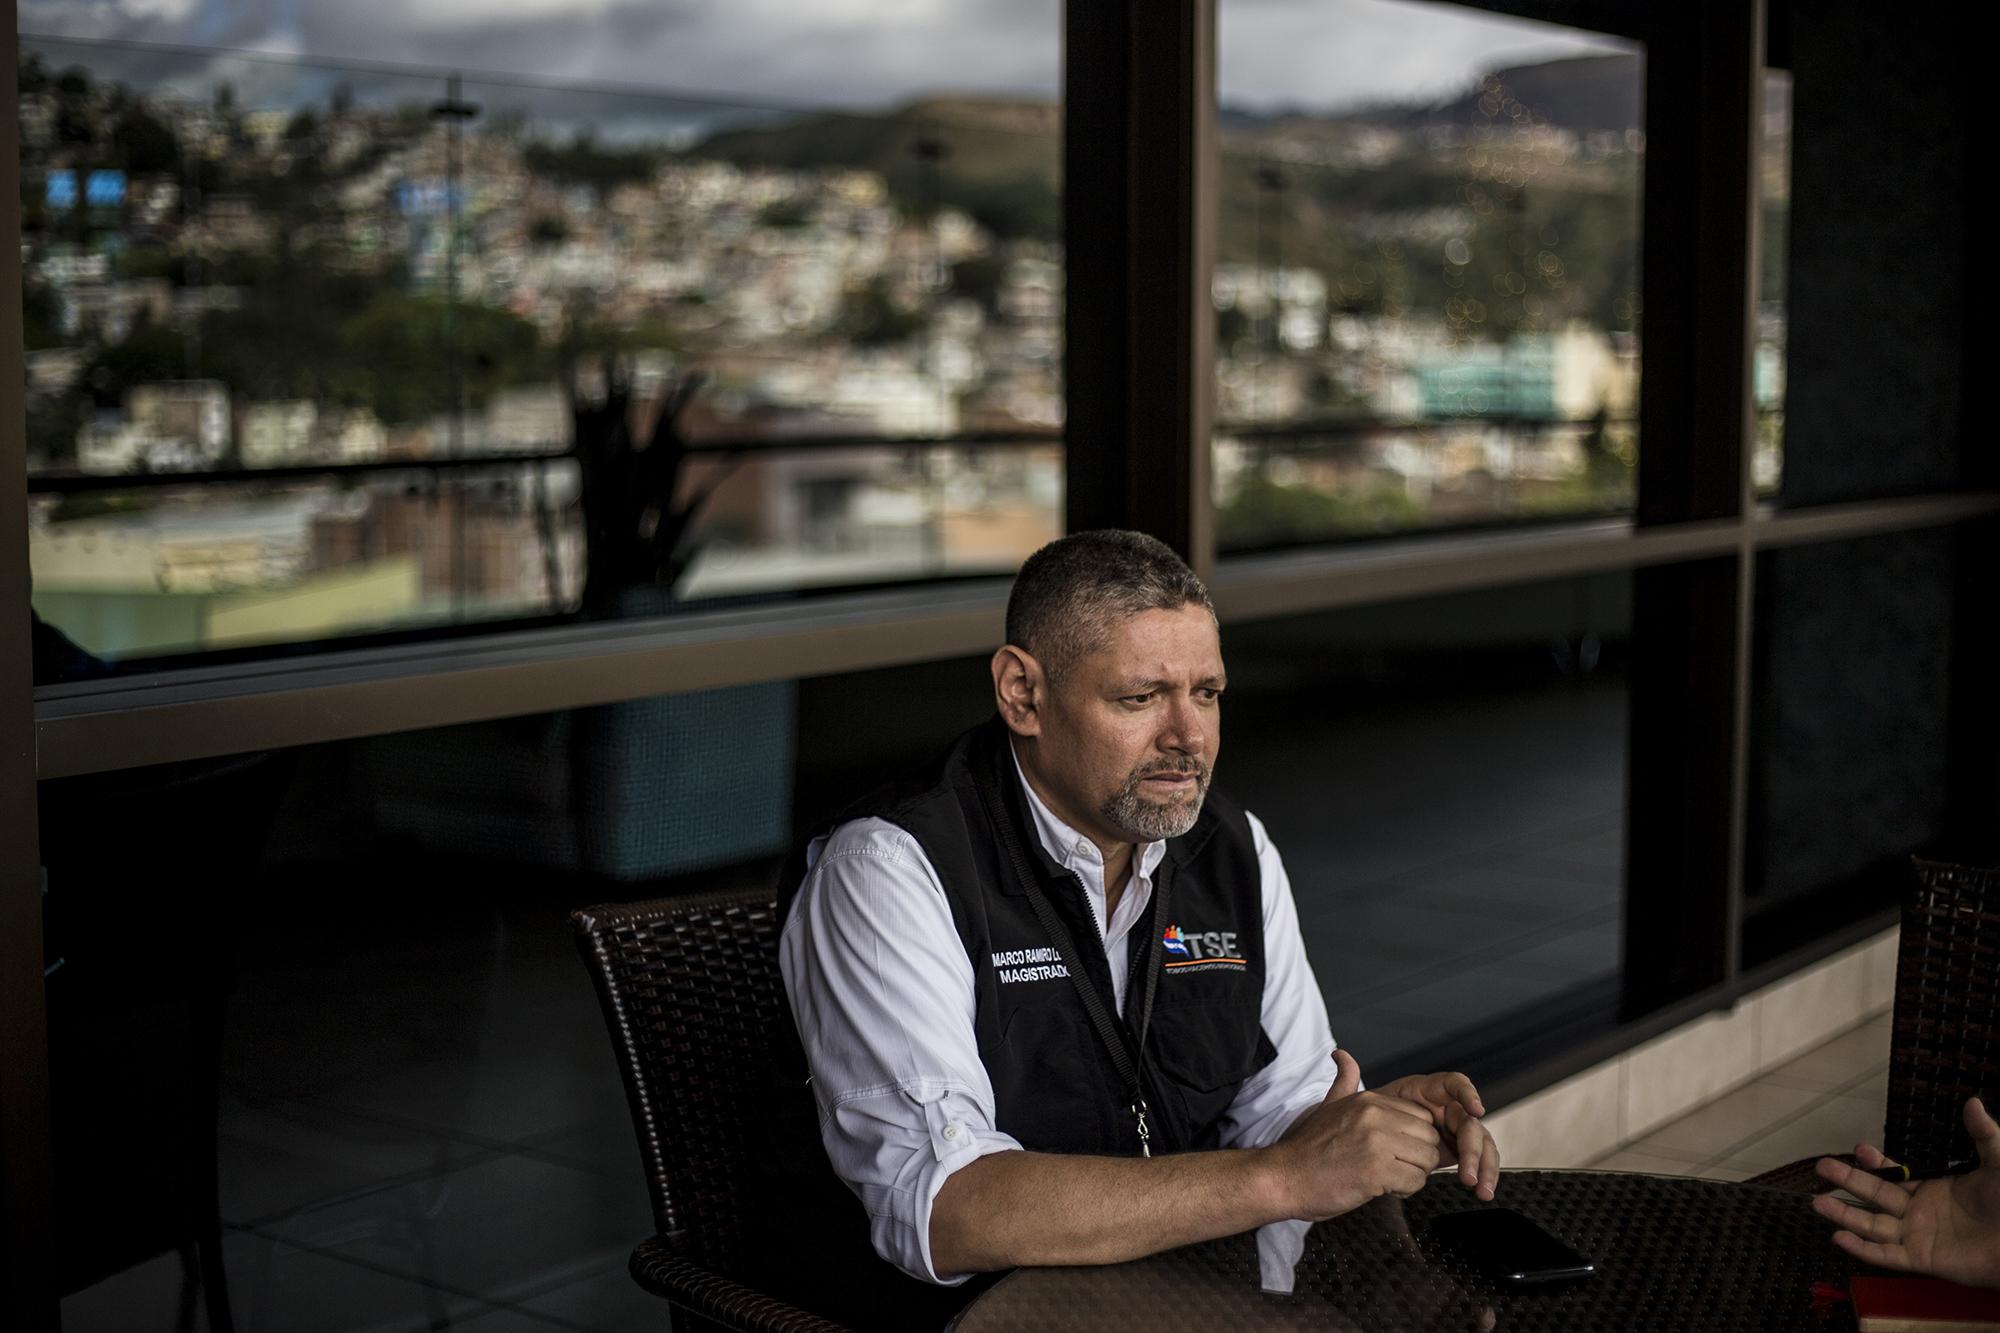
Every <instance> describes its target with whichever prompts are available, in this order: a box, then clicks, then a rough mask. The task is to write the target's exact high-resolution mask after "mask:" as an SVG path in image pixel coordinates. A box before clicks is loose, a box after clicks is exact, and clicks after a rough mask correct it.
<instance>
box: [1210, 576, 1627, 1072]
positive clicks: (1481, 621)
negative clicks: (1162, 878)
mask: <svg viewBox="0 0 2000 1333" xmlns="http://www.w3.org/2000/svg"><path fill="white" fill-rule="evenodd" d="M1630 600H1631V580H1630V578H1629V577H1628V576H1623V575H1619V576H1604V577H1600V578H1593V579H1589V580H1582V581H1571V582H1562V583H1547V584H1535V585H1530V586H1527V587H1521V588H1511V589H1502V590H1495V591H1487V592H1479V593H1465V594H1456V595H1453V596H1450V597H1439V598H1429V599H1425V600H1423V601H1420V602H1412V603H1407V604H1402V605H1395V606H1387V607H1373V608H1364V609H1357V610H1350V611H1337V612H1326V613H1321V614H1315V615H1309V616H1297V617H1287V618H1284V619H1280V620H1272V621H1262V622H1254V623H1250V624H1242V625H1230V626H1226V627H1225V629H1224V634H1223V646H1224V653H1225V657H1226V659H1227V661H1228V664H1229V680H1230V687H1229V696H1228V706H1227V709H1226V723H1227V729H1226V731H1225V742H1226V743H1225V744H1224V746H1223V749H1222V755H1221V758H1220V760H1219V761H1218V765H1217V779H1216V781H1217V783H1218V784H1219V785H1221V786H1224V787H1226V788H1227V789H1228V790H1229V791H1230V792H1231V793H1232V794H1233V795H1235V796H1236V797H1237V798H1238V799H1240V800H1241V801H1243V803H1244V804H1245V805H1247V806H1248V807H1249V808H1250V809H1251V810H1252V811H1253V812H1255V813H1256V814H1257V815H1258V816H1259V817H1260V818H1262V819H1263V820H1264V822H1265V824H1266V826H1267V827H1268V828H1269V829H1270V832H1271V837H1272V840H1273V841H1274V842H1275V843H1276V844H1277V846H1278V848H1279V850H1280V851H1281V852H1282V853H1283V855H1284V857H1285V861H1286V866H1287V869H1288V870H1289V872H1290V875H1291V880H1292V886H1293V890H1294V893H1295V894H1296V896H1297V899H1298V904H1299V916H1300V921H1301V923H1302V924H1303V926H1304V929H1305V932H1306V942H1307V946H1308V949H1309V950H1310V952H1311V955H1312V959H1313V966H1314V970H1315V971H1316V972H1317V973H1318V976H1319V980H1320V984H1321V986H1322V988H1323V989H1324V990H1325V992H1326V997H1327V1007H1328V1010H1329V1013H1330V1015H1331V1017H1332V1020H1333V1032H1334V1036H1335V1038H1336V1040H1338V1041H1340V1042H1342V1043H1343V1044H1345V1045H1347V1046H1349V1047H1350V1048H1352V1049H1353V1050H1354V1051H1355V1052H1356V1054H1357V1058H1359V1059H1360V1060H1361V1062H1362V1067H1363V1069H1364V1070H1368V1071H1371V1073H1370V1077H1371V1079H1373V1080H1375V1081H1379V1080H1380V1079H1381V1078H1382V1077H1383V1076H1384V1075H1385V1074H1386V1075H1388V1076H1393V1075H1395V1074H1398V1073H1405V1072H1411V1071H1413V1070H1416V1069H1418V1068H1430V1067H1433V1063H1432V1062H1434V1061H1436V1060H1438V1059H1444V1060H1448V1061H1449V1062H1450V1063H1451V1064H1453V1065H1454V1066H1464V1067H1467V1068H1469V1069H1470V1070H1471V1071H1472V1072H1474V1073H1475V1075H1477V1076H1481V1077H1486V1078H1491V1077H1494V1076H1496V1075H1498V1074H1502V1073H1506V1072H1510V1071H1511V1070H1512V1069H1514V1068H1519V1067H1521V1066H1522V1065H1524V1064H1526V1063H1530V1062H1532V1060H1533V1059H1534V1058H1536V1054H1537V1053H1536V1052H1535V1050H1534V1042H1535V1040H1536V1038H1537V1037H1541V1036H1545V1034H1546V1032H1548V1031H1549V1030H1552V1029H1553V1028H1555V1027H1556V1026H1558V1025H1559V1023H1560V1022H1561V1021H1562V1020H1563V1019H1565V1018H1576V1019H1579V1020H1583V1019H1600V1018H1605V1017H1607V1016H1608V1015H1609V1014H1610V1012H1611V1010H1612V1009H1613V1007H1614V1006H1615V1005H1616V1002H1617V982H1618V976H1619V968H1620V963H1619V928H1620V916H1621V912H1622V905H1623V901H1624V893H1623V873H1622V870H1623V865H1624V827H1625V749H1626V745H1625V741H1626V721H1625V717H1626V709H1627V699H1628V691H1627V687H1626V673H1625V660H1626V657H1625V654H1626V648H1627V644H1628V642H1629V625H1630V617H1631V607H1630Z"/></svg>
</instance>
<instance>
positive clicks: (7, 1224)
mask: <svg viewBox="0 0 2000 1333" xmlns="http://www.w3.org/2000/svg"><path fill="white" fill-rule="evenodd" d="M0 9H4V13H5V17H4V20H0V21H4V23H5V25H6V30H7V41H8V48H7V51H6V53H5V55H4V56H0V64H4V66H5V70H4V72H0V105H5V106H8V107H13V106H16V105H18V103H19V101H20V89H19V87H18V71H19V41H20V39H19V36H18V35H17V33H16V31H15V19H16V14H15V12H14V11H15V6H14V4H13V3H12V0H7V3H5V4H4V5H0ZM18 136H19V126H18V124H17V122H16V118H15V117H14V116H13V115H11V114H10V115H7V116H5V117H0V163H5V164H6V166H5V169H6V171H7V173H8V174H9V175H10V176H16V177H17V179H15V180H13V181H11V182H7V183H0V235H6V236H19V235H20V234H21V205H20V200H21V190H20V181H19V179H18V173H19V171H20V166H19V163H20V154H19V151H18V149H19V144H18V143H17V139H18ZM0 310H5V311H6V312H7V316H6V318H5V320H0V365H5V366H11V367H14V368H16V369H17V370H18V368H19V367H20V365H21V364H22V357H23V350H22V332H23V331H22V320H21V250H20V247H19V246H18V245H13V244H10V245H8V246H7V247H5V252H4V254H0ZM23 389H24V386H23V382H22V379H21V376H20V375H18V374H9V375H5V376H0V422H4V423H5V425H4V427H0V1051H4V1052H6V1058H5V1059H4V1060H0V1325H5V1326H6V1327H8V1328H21V1329H30V1328H53V1327H54V1326H55V1323H56V1304H55V1290H54V1286H53V1284H52V1283H50V1281H49V1280H48V1275H49V1272H50V1268H49V1257H50V1255H49V1232H50V1226H49V1220H50V1211H51V1210H50V1197H51V1196H50V1176H51V1167H50V1156H49V1083H48V1078H49V1063H48V1021H47V1009H46V1005H45V1003H44V997H43V991H42V894H41V873H40V865H41V855H40V851H39V849H38V847H37V836H36V827H35V730H34V723H35V719H34V697H33V696H34V653H33V648H32V639H33V635H32V633H31V631H30V628H29V625H30V622H29V609H28V608H29V602H28V594H29V582H28V490H27V476H28V456H27V440H26V436H25V432H24V431H23V429H22V417H23V411H24V407H25V404H24V402H23Z"/></svg>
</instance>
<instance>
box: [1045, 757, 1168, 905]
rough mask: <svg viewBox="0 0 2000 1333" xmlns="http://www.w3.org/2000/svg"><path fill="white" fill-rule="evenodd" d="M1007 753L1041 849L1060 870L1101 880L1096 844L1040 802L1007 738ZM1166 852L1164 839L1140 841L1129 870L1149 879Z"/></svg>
mask: <svg viewBox="0 0 2000 1333" xmlns="http://www.w3.org/2000/svg"><path fill="white" fill-rule="evenodd" d="M1007 755H1008V757H1009V758H1011V759H1012V760H1013V761H1014V776H1015V777H1017V778H1019V779H1020V780H1021V790H1022V791H1023V792H1024V793H1026V794H1027V797H1028V811H1029V814H1030V815H1031V816H1032V817H1033V818H1034V821H1035V834H1036V836H1037V837H1039V838H1040V839H1041V840H1042V850H1043V851H1045V852H1047V853H1048V854H1049V856H1050V857H1052V858H1053V859H1054V860H1055V863H1056V864H1057V865H1059V866H1061V867H1062V868H1063V869H1064V870H1075V869H1077V868H1078V867H1079V866H1083V867H1088V868H1089V870H1090V871H1091V874H1090V876H1087V877H1086V880H1088V879H1090V878H1095V879H1096V880H1097V881H1098V882H1099V883H1102V882H1103V879H1104V853H1102V852H1100V851H1098V850H1097V844H1096V843H1094V842H1092V841H1091V840H1090V839H1089V838H1086V837H1085V836H1084V835H1083V834H1081V833H1078V832H1077V831H1076V830H1075V829H1073V828H1071V827H1070V826H1069V825H1068V824H1065V823H1063V821H1062V820H1060V819H1058V818H1057V817H1056V812H1055V811H1053V810H1051V809H1049V807H1048V806H1047V805H1046V804H1044V803H1043V801H1042V798H1041V795H1040V794H1039V793H1038V792H1036V790H1035V785H1034V784H1033V783H1032V782H1029V781H1028V774H1027V771H1026V770H1025V769H1023V768H1022V767H1021V756H1020V755H1018V754H1016V753H1015V752H1014V742H1013V740H1012V739H1011V738H1009V740H1008V742H1007ZM1166 854H1167V844H1166V843H1164V842H1142V843H1140V844H1139V846H1138V849H1137V852H1136V854H1135V855H1134V856H1133V859H1132V873H1133V874H1134V875H1136V876H1137V877H1138V878H1140V879H1145V880H1150V879H1152V877H1153V872H1154V871H1155V870H1157V869H1158V868H1159V865H1160V858H1161V857H1163V856H1165V855H1166Z"/></svg>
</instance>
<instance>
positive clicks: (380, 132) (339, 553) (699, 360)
mask: <svg viewBox="0 0 2000 1333" xmlns="http://www.w3.org/2000/svg"><path fill="white" fill-rule="evenodd" d="M20 114H21V123H22V148H23V162H22V179H23V190H24V195H23V198H24V208H23V238H22V239H23V245H24V259H25V263H24V278H25V311H24V313H25V317H26V330H27V341H28V347H29V352H28V368H27V369H28V389H29V404H28V453H29V459H30V487H31V490H32V492H33V495H34V500H33V508H32V514H31V523H30V527H31V548H32V549H31V558H32V563H33V569H34V575H35V580H36V606H37V608H38V611H39V613H40V614H41V615H42V616H43V617H44V618H45V619H46V620H48V621H49V622H51V624H52V625H54V626H55V628H56V629H58V630H60V631H62V632H64V633H66V634H68V635H69V637H70V638H72V639H73V640H75V641H76V642H77V643H78V644H79V645H80V646H81V647H83V648H84V649H86V650H87V651H89V652H91V653H93V654H96V655H97V656H99V657H100V658H103V659H105V660H107V661H109V662H112V663H116V662H120V661H128V660H134V659H138V658H142V657H155V656H157V655H159V654H163V653H188V652H203V651H208V650H213V649H220V648H226V647H235V646H247V645H254V644H259V643H262V644H274V643H280V642H287V641H299V640H313V639H319V638H325V637H328V636H333V635H340V634H352V633H358V632H365V631H377V630H384V629H404V630H410V629H420V628H422V627H426V626H433V627H435V626H442V625H448V624H456V623H465V622H476V621H482V620H492V619H495V618H518V617H522V616H572V615H579V614H581V615H589V616H600V615H623V614H635V613H648V612H656V611H661V610H667V609H671V608H673V607H675V606H679V605H682V604H685V603H687V602H689V601H691V600H695V599H700V598H707V597H712V596H721V595H728V596H744V595H768V594H772V593H785V592H790V591H792V590H796V589H802V588H809V587H826V586H837V585H843V584H854V583H872V582H881V581H892V580H902V579H911V578H929V577H938V576H942V575H952V574H962V573H991V572H998V571H1001V570H1005V569H1009V568H1012V567H1013V566H1014V565H1016V564H1018V562H1019V560H1020V559H1021V558H1022V557H1023V556H1025V555H1026V554H1027V553H1028V552H1030V551H1032V550H1033V549H1034V548H1035V547H1036V546H1038V545H1039V544H1041V543H1042V542H1043V541H1046V540H1048V539H1049V538H1050V537H1053V536H1055V535H1056V534H1057V532H1058V529H1059V522H1060V519H1059V515H1060V512H1061V471H1062V469H1061V446H1060V429H1061V423H1062V386H1061V380H1060V372H1061V319H1062V278H1063V267H1062V253H1061V248H1060V235H1061V217H1060V197H1059V194H1058V188H1059V187H1058V181H1057V164H1058V162H1059V156H1060V155H1059V144H1058V131H1057V113H1056V111H1055V109H1054V108H1053V107H1052V106H1050V105H1049V104H1047V103H1045V102H1031V101H1025V100H1015V101H1002V100H997V99H987V98H971V97H963V98H953V97H948V96H939V97H932V98H928V99H924V100H920V101H915V102H910V103H907V104H904V105H900V106H896V107H892V108H889V109H886V110H883V111H880V112H872V113H865V114H863V113H851V112H844V111H824V112H822V111H815V110H802V109H796V108H794V109H786V108H776V107H770V106H762V107H759V106H749V105H742V104H735V103H725V102H719V101H715V100H711V99H691V98H684V97H675V96H668V95H647V94H636V93H631V92H624V91H616V90H607V89H599V88H589V87H555V86H548V85H540V84H529V83H503V82H496V81H485V82H481V81H470V80H460V79H459V78H458V77H456V76H453V75H448V74H447V73H445V72H443V71H439V72H437V73H435V74H425V73H408V72H405V73H385V72H383V71H381V70H378V69H373V68H365V67H361V66H344V65H341V66H336V65H331V64H326V63H303V62H295V61H286V60H272V59H263V58H252V57H245V56H238V55H233V54H225V53H216V52H204V51H186V50H179V49H175V50H168V49H162V48H146V47H137V46H131V45H124V44H113V43H91V42H77V41H55V40H49V39H38V38H24V39H23V56H22V64H21V106H20Z"/></svg>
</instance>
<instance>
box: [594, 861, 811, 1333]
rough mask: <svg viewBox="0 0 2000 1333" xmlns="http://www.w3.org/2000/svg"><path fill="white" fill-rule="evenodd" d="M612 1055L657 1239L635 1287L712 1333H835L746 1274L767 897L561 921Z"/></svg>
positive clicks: (768, 1016) (766, 995)
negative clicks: (587, 977) (715, 1331)
mask: <svg viewBox="0 0 2000 1333" xmlns="http://www.w3.org/2000/svg"><path fill="white" fill-rule="evenodd" d="M570 924H571V926H572V927H573V928H574V929H575V931H576V941H577V948H578V949H579V951H580V952H581V953H582V954H583V961H584V965H585V966H586V967H588V968H589V969H590V974H591V979H592V980H593V981H594V982H595V983H596V986H597V996H598V999H599V1001H600V1002H601V1003H602V1004H603V1006H604V1017H605V1021H606V1023H607V1024H608V1025H609V1026H610V1029H611V1040H612V1043H613V1045H615V1046H616V1047H617V1053H618V1067H619V1072H620V1073H621V1074H623V1076H624V1079H625V1096H626V1100H627V1102H628V1103H629V1104H630V1106H631V1110H632V1122H633V1127H634V1129H635V1130H636V1131H637V1132H638V1135H639V1155H640V1157H641V1159H642V1161H643V1164H644V1166H645V1170H646V1188H647V1191H648V1193H649V1194H650V1196H651V1198H652V1202H653V1225H654V1227H655V1228H656V1230H657V1234H656V1235H654V1236H653V1237H652V1238H651V1239H649V1240H645V1241H642V1242H640V1244H639V1247H638V1248H637V1249H635V1250H634V1251H633V1252H632V1276H633V1277H634V1278H635V1279H637V1281H638V1282H639V1285H641V1286H642V1287H645V1288H646V1289H647V1290H648V1291H651V1292H653V1293H655V1294H656V1295H660V1296H664V1297H666V1298H667V1299H668V1300H669V1301H672V1302H673V1303H674V1304H675V1305H677V1306H679V1307H682V1308H683V1309H684V1310H687V1311H692V1312H693V1313H694V1314H696V1315H698V1316H700V1317H701V1318H702V1319H703V1320H706V1321H712V1322H713V1323H715V1324H719V1325H720V1326H722V1327H724V1328H729V1329H746V1330H770V1331H771V1333H843V1326H842V1325H840V1324H836V1323H834V1322H832V1321H830V1320H827V1319H824V1318H821V1317H820V1316H818V1315H813V1314H809V1313H807V1312H805V1311H803V1310H800V1309H797V1308H795V1307H794V1306H791V1305H787V1304H785V1303H784V1302H782V1301H779V1300H776V1299H774V1298H772V1297H770V1296H768V1295H765V1294H764V1293H762V1292H760V1291H757V1290H755V1289H753V1288H751V1287H749V1286H747V1285H745V1284H744V1283H743V1282H741V1281H739V1280H738V1278H739V1277H740V1275H741V1274H743V1273H744V1272H745V1271H746V1268H747V1267H748V1265H747V1264H746V1262H745V1261H746V1257H747V1256H746V1254H745V1243H746V1230H747V1228H746V1226H745V1221H746V1219H745V1218H744V1216H743V1205H742V1200H743V1199H744V1197H745V1194H746V1191H747V1190H748V1189H749V1187H750V1185H751V1181H750V1179H749V1174H750V1173H749V1170H748V1167H747V1165H746V1150H745V1145H746V1140H748V1139H749V1138H750V1137H751V1136H752V1134H753V1133H754V1126H756V1125H757V1124H758V1123H759V1116H758V1114H757V1108H756V1107H755V1105H754V1102H755V1100H756V1099H757V1098H758V1097H760V1096H761V1095H763V1094H764V1091H765V1090H766V1089H767V1088H768V1087H769V1081H768V1070H767V1064H768V1059H769V1041H770V1038H769V1033H770V1030H771V1024H772V1022H773V1021H774V1019H775V1018H776V1017H777V1015H778V1012H779V1006H780V1005H781V1004H782V1003H783V1000H782V998H781V995H780V992H779V985H778V968H777V954H776V948H777V929H778V926H777V909H776V905H775V904H774V902H773V900H772V895H771V893H770V891H769V890H763V891H756V892H737V893H715V894H703V895H701V896H698V897H688V898H679V899H667V900H661V901H656V902H646V903H635V904H632V905H629V906H613V907H591V908H586V909H584V910H583V911H580V912H576V913H574V914H572V915H571V917H570Z"/></svg>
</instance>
